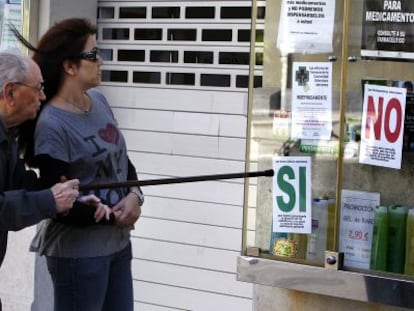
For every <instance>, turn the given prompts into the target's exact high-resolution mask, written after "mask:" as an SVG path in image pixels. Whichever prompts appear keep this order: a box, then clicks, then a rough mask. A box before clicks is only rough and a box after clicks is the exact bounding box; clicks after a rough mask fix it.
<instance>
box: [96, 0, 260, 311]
mask: <svg viewBox="0 0 414 311" xmlns="http://www.w3.org/2000/svg"><path fill="white" fill-rule="evenodd" d="M246 8H247V9H248V10H250V1H132V2H131V1H98V25H99V34H100V35H99V37H98V42H99V46H100V48H101V50H102V55H103V56H104V57H105V59H106V60H105V67H104V72H103V80H104V81H103V83H102V89H103V90H104V92H105V93H106V95H107V96H108V99H109V101H110V103H111V105H112V106H113V109H114V113H115V115H116V117H117V119H118V121H119V124H120V127H121V128H122V130H123V133H124V135H125V136H126V139H127V143H128V148H129V155H130V157H131V159H132V161H133V162H134V164H135V165H136V168H137V170H138V174H139V177H140V179H158V178H170V177H179V176H194V175H210V174H221V173H231V172H243V171H244V165H245V163H244V158H245V149H246V145H245V142H246V140H245V138H246V122H247V118H246V114H247V83H246V81H247V77H248V62H249V57H248V55H247V57H246V54H248V52H249V36H247V40H245V38H246V37H245V36H243V35H242V34H243V31H249V29H250V19H249V18H245V17H243V16H244V15H243V10H245V9H246ZM235 10H241V13H240V14H239V15H238V17H237V18H235V17H234V13H235ZM229 11H230V12H229ZM226 14H227V15H226ZM238 53H239V54H238ZM243 191H244V183H243V180H227V181H209V182H197V183H184V184H173V185H162V186H151V187H146V188H144V192H145V194H146V203H145V205H144V207H143V214H142V216H141V219H140V220H139V221H138V223H137V224H136V226H135V230H134V231H133V238H132V241H133V250H134V261H133V274H134V289H135V299H136V301H135V307H136V309H137V310H176V309H179V310H233V309H237V310H251V308H252V306H251V298H252V285H251V284H247V283H241V282H237V281H236V257H237V256H238V255H239V254H240V249H241V237H242V230H241V227H242V215H243Z"/></svg>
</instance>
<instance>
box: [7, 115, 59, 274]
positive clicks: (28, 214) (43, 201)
mask: <svg viewBox="0 0 414 311" xmlns="http://www.w3.org/2000/svg"><path fill="white" fill-rule="evenodd" d="M26 178H27V175H26V171H25V167H24V164H23V162H22V161H21V160H20V159H19V157H18V154H17V147H16V143H15V139H14V138H13V136H12V135H11V134H10V133H9V131H8V130H7V129H6V127H5V125H4V122H3V121H2V120H1V118H0V266H1V263H2V262H3V259H4V256H5V254H6V247H7V231H17V230H20V229H23V228H25V227H28V226H31V225H34V224H36V223H38V222H39V221H40V220H42V219H44V218H50V217H54V216H55V215H56V205H55V199H54V197H53V194H52V191H51V190H50V189H46V190H42V191H36V192H28V191H26V190H22V188H23V187H24V186H25V179H26ZM19 189H20V190H19Z"/></svg>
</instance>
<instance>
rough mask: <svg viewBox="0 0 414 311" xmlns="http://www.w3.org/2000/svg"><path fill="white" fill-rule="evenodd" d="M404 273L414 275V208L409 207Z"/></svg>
mask: <svg viewBox="0 0 414 311" xmlns="http://www.w3.org/2000/svg"><path fill="white" fill-rule="evenodd" d="M404 273H405V274H407V275H414V209H409V210H408V214H407V230H406V236H405V265H404Z"/></svg>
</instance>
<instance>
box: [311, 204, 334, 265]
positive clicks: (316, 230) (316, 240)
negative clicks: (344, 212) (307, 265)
mask: <svg viewBox="0 0 414 311" xmlns="http://www.w3.org/2000/svg"><path fill="white" fill-rule="evenodd" d="M328 206H329V201H328V199H313V201H312V233H311V234H309V235H308V241H307V252H306V260H309V261H312V262H315V263H319V264H323V262H324V258H325V251H326V250H327V234H328Z"/></svg>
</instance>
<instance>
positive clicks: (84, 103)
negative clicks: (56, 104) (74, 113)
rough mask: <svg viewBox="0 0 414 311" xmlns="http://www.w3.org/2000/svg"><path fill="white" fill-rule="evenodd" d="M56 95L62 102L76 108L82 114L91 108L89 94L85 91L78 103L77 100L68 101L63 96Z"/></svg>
mask: <svg viewBox="0 0 414 311" xmlns="http://www.w3.org/2000/svg"><path fill="white" fill-rule="evenodd" d="M56 97H57V98H60V100H61V101H62V102H64V103H67V104H69V105H71V106H72V107H74V108H75V109H76V110H79V111H81V112H83V113H84V114H88V113H89V112H90V111H91V109H92V102H91V100H90V98H89V96H88V95H86V94H85V93H84V94H83V100H81V102H82V103H80V104H79V103H78V102H72V101H69V100H67V99H65V98H63V97H60V96H56Z"/></svg>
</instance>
